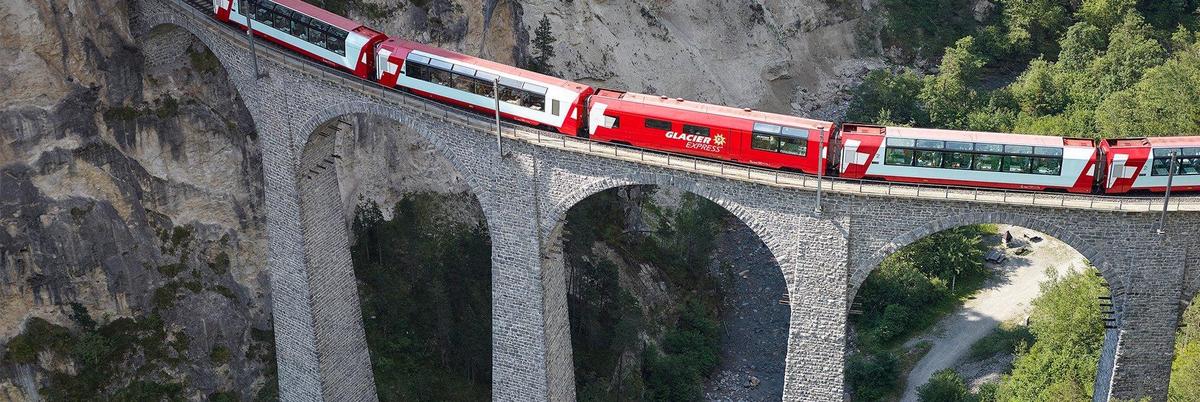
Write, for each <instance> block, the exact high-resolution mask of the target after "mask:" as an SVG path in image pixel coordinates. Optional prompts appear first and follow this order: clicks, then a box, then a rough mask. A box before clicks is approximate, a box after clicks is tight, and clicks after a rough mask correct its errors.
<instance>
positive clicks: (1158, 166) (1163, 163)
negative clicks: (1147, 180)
mask: <svg viewBox="0 0 1200 402" xmlns="http://www.w3.org/2000/svg"><path fill="white" fill-rule="evenodd" d="M1176 163H1178V160H1176ZM1169 166H1171V158H1170V157H1166V158H1162V157H1159V158H1154V166H1153V167H1152V168H1151V173H1150V174H1151V175H1154V176H1167V175H1169V174H1171V173H1170V171H1169V170H1167V169H1168V168H1169ZM1176 170H1178V169H1176Z"/></svg>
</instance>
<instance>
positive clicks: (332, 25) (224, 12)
mask: <svg viewBox="0 0 1200 402" xmlns="http://www.w3.org/2000/svg"><path fill="white" fill-rule="evenodd" d="M213 9H214V12H215V13H216V17H217V19H218V20H221V21H225V22H229V23H233V24H236V25H238V26H240V27H242V28H245V27H246V15H247V14H250V13H253V15H254V16H253V25H254V33H255V34H257V35H258V36H261V37H263V38H266V39H268V40H270V41H271V42H274V43H277V44H279V45H281V46H283V47H286V48H288V49H291V50H292V51H295V52H299V53H301V54H303V55H305V56H307V57H309V58H312V59H315V60H318V61H321V62H323V63H325V64H329V65H331V66H334V67H337V68H339V69H341V70H345V71H348V72H350V73H352V74H354V75H356V76H358V77H359V78H370V76H369V74H371V70H373V64H374V62H375V60H374V58H372V56H371V55H372V54H374V53H375V46H376V45H377V44H379V43H380V42H383V41H384V39H387V35H384V34H382V33H380V32H379V31H376V30H374V29H371V28H368V27H366V26H364V25H362V24H359V23H357V22H354V21H352V20H350V19H347V18H345V17H342V16H340V15H337V14H334V13H331V12H328V11H325V10H324V9H321V8H320V7H316V6H313V5H311V4H308V3H305V2H303V1H299V0H213Z"/></svg>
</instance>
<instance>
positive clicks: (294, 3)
mask: <svg viewBox="0 0 1200 402" xmlns="http://www.w3.org/2000/svg"><path fill="white" fill-rule="evenodd" d="M270 1H271V2H272V3H275V4H279V5H282V6H284V7H287V8H290V9H292V10H295V11H299V12H301V13H303V14H304V15H307V16H309V17H312V18H315V19H318V20H321V21H324V22H325V23H328V24H330V25H333V26H335V27H338V28H341V29H344V30H346V31H348V32H355V31H358V30H359V28H366V29H367V30H369V31H371V32H373V33H376V34H378V33H379V32H378V31H376V30H374V29H371V28H370V27H367V26H366V25H363V24H362V23H360V22H358V21H355V20H352V19H349V18H346V17H343V16H340V15H337V14H334V13H332V12H330V11H328V10H325V9H323V8H321V7H317V6H314V5H312V4H308V3H305V2H303V1H300V0H270Z"/></svg>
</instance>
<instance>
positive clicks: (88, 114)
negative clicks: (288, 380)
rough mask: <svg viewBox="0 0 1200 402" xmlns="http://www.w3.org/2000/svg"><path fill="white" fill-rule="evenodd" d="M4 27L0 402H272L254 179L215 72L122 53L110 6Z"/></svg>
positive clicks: (22, 6) (37, 15)
mask: <svg viewBox="0 0 1200 402" xmlns="http://www.w3.org/2000/svg"><path fill="white" fill-rule="evenodd" d="M0 22H2V23H0V47H2V48H3V49H4V51H3V53H4V54H6V55H15V57H5V58H3V60H0V93H3V94H4V96H3V97H0V189H3V190H2V191H0V342H4V343H6V347H5V348H4V349H3V358H2V359H0V399H7V400H38V399H40V398H41V397H43V396H45V395H44V394H45V393H46V392H48V391H54V392H62V391H78V392H80V393H79V394H77V395H75V396H77V397H81V398H83V399H95V398H99V397H101V396H102V395H113V394H121V395H125V396H131V395H132V396H138V395H140V396H147V395H156V394H154V393H145V392H150V391H153V390H159V391H163V392H165V393H164V394H162V395H178V396H180V397H187V398H200V397H205V396H209V395H213V394H217V393H222V392H232V393H234V394H239V395H240V399H242V400H248V399H251V398H252V397H253V396H254V395H255V394H256V393H257V392H258V391H259V389H264V388H265V389H266V391H265V394H266V395H268V396H269V394H270V393H271V389H273V388H274V385H272V384H269V383H270V382H271V381H273V379H272V378H271V377H272V376H273V374H271V373H273V371H274V358H273V357H272V353H273V352H272V350H273V337H272V336H271V323H270V306H269V300H270V297H269V293H268V292H269V291H268V286H267V285H268V284H267V280H268V276H267V273H266V270H265V267H266V258H265V252H266V241H265V235H264V232H263V225H264V219H263V213H262V198H263V194H262V173H261V172H262V169H261V166H260V157H259V152H258V149H257V145H256V139H255V133H254V128H253V125H252V122H251V121H250V118H249V114H248V112H247V111H246V110H245V108H244V107H243V106H242V104H241V101H240V99H239V98H238V95H237V94H236V92H235V91H234V89H233V88H232V86H231V85H230V84H229V83H228V82H227V80H226V79H225V77H224V74H225V73H224V71H223V70H222V68H221V67H220V65H219V64H218V63H217V61H216V58H215V57H213V56H212V54H211V53H208V51H207V50H206V49H204V47H203V45H201V44H200V43H199V42H198V41H196V40H195V39H194V38H192V37H191V36H190V35H189V34H187V33H184V32H181V31H178V30H170V29H161V30H159V31H155V32H153V33H152V34H151V35H150V36H149V37H148V38H143V39H140V40H138V41H136V42H135V40H134V38H132V37H131V35H130V33H129V29H128V5H127V4H126V2H125V1H123V0H36V1H33V2H25V1H5V2H3V4H2V5H0ZM164 50H165V51H164ZM145 54H153V55H154V57H144V55H145ZM72 304H76V305H77V307H76V308H79V307H81V308H84V309H86V312H87V313H86V315H85V317H90V319H93V320H94V321H96V323H95V324H94V325H91V326H89V325H87V322H88V321H87V320H84V319H81V318H80V315H79V313H78V311H73V310H72V309H71V308H70V307H69V306H71V305H72ZM72 313H75V319H71V318H70V317H71V315H72ZM42 320H44V321H42ZM46 323H48V326H47V325H43V324H46ZM131 323H133V324H131ZM150 324H154V325H150ZM34 327H36V328H34ZM60 327H61V328H60ZM46 328H50V329H51V330H46ZM42 330H46V331H50V333H53V334H57V335H55V336H53V337H49V339H48V338H47V337H45V336H34V335H36V334H42V333H45V331H42ZM36 331H42V332H36ZM56 331H57V332H56ZM64 331H65V332H64ZM35 332H36V333H35ZM22 333H25V334H26V336H23V337H22V336H20V334H22ZM14 339H15V340H18V341H14ZM50 340H53V341H52V342H51V341H50ZM39 342H41V343H39ZM31 356H33V358H31ZM97 373H100V375H98V376H97V377H95V378H93V377H89V376H93V375H96V374H97ZM68 384H69V385H68ZM56 385H57V387H56ZM160 386H161V387H160ZM39 389H43V390H42V393H39ZM147 390H150V391H147ZM88 392H94V393H88ZM131 392H132V393H131ZM139 392H140V393H139Z"/></svg>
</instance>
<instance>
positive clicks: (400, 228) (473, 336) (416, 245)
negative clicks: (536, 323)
mask: <svg viewBox="0 0 1200 402" xmlns="http://www.w3.org/2000/svg"><path fill="white" fill-rule="evenodd" d="M446 197H448V196H442V195H436V194H428V193H423V194H413V195H407V196H405V197H404V199H402V200H400V202H398V203H397V204H396V206H395V209H394V213H395V217H394V218H393V219H392V220H390V221H386V220H384V219H383V215H382V213H381V211H380V210H379V207H378V206H377V205H375V204H374V203H368V204H364V205H361V206H359V208H358V210H357V211H356V213H355V218H354V238H355V243H354V246H353V247H352V248H351V256H352V258H353V261H354V272H355V275H356V276H357V278H358V294H359V297H360V298H361V300H362V314H363V325H364V327H365V328H364V329H365V330H366V335H367V344H368V346H369V347H370V349H371V366H372V369H373V371H374V374H375V384H376V387H377V390H378V393H379V398H380V399H381V400H384V401H401V400H403V401H427V400H430V401H431V400H455V401H463V400H489V399H491V382H492V377H491V358H492V357H491V355H492V353H491V352H492V338H491V333H492V328H491V324H492V312H491V302H492V297H491V296H492V295H491V267H492V264H491V244H490V239H489V237H488V234H487V228H486V226H485V225H484V224H483V223H482V222H478V223H475V224H473V225H464V224H460V223H454V222H446V218H445V216H446V214H447V213H448V212H447V211H443V210H441V209H439V208H440V207H439V206H440V205H443V204H446V203H447V202H448V201H447V198H446Z"/></svg>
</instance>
